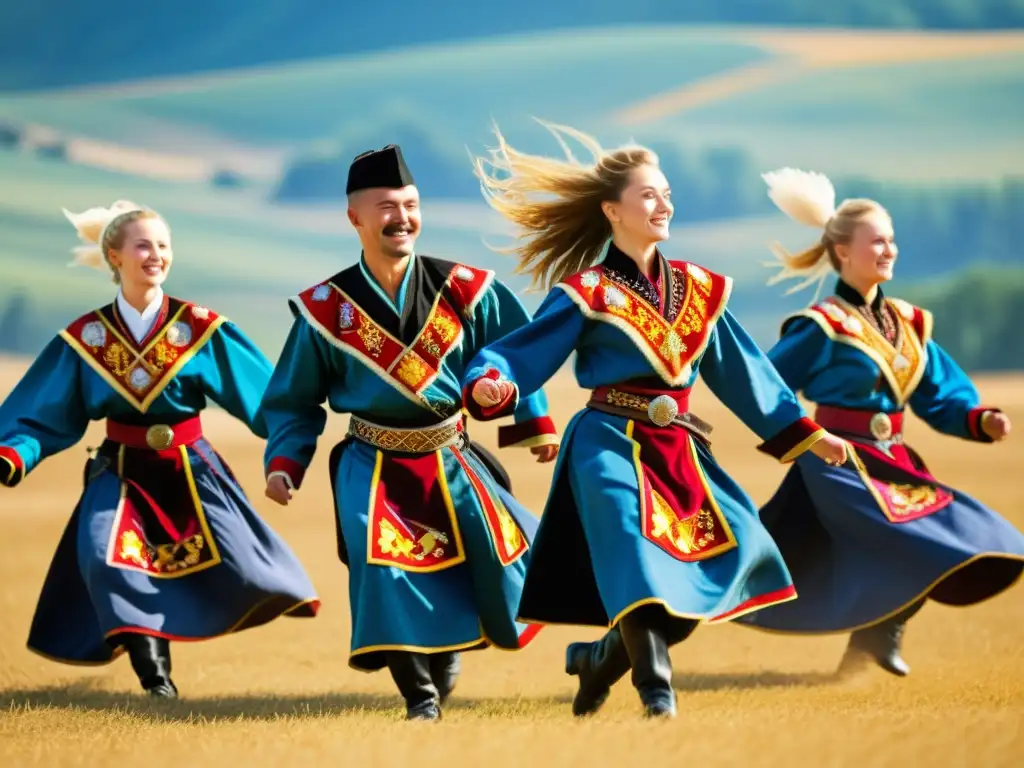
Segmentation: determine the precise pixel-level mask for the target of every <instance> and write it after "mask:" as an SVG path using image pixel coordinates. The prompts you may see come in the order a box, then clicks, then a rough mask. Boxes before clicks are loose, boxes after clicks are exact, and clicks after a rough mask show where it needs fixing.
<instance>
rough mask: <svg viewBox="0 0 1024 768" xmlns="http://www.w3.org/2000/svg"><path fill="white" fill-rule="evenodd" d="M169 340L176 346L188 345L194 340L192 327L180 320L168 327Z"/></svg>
mask: <svg viewBox="0 0 1024 768" xmlns="http://www.w3.org/2000/svg"><path fill="white" fill-rule="evenodd" d="M167 341H168V342H169V343H170V344H172V345H174V346H175V347H187V346H188V345H189V342H191V341H192V327H191V326H190V325H189V324H188V323H183V322H181V321H180V320H179V321H178V322H176V323H175V324H174V325H172V326H171V327H170V328H168V329H167Z"/></svg>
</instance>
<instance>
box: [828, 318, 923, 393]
mask: <svg viewBox="0 0 1024 768" xmlns="http://www.w3.org/2000/svg"><path fill="white" fill-rule="evenodd" d="M886 301H887V302H888V303H889V304H890V307H891V308H892V309H893V316H894V317H895V319H896V323H897V329H898V331H897V334H896V341H895V344H892V343H890V342H889V341H888V340H887V339H886V338H885V336H883V335H882V334H881V333H879V332H878V330H876V329H875V328H874V327H873V326H871V325H870V324H868V323H864V322H860V321H859V320H857V318H856V317H855V314H856V310H855V309H854V308H853V307H851V306H849V305H847V304H846V302H844V301H842V300H841V299H837V298H836V299H829V300H826V301H825V302H824V303H823V304H822V305H821V308H822V310H823V311H824V312H825V313H826V314H827V315H829V317H831V318H832V319H833V320H834V321H835V322H837V323H839V324H841V325H842V326H843V328H844V330H846V331H847V332H848V333H850V334H852V336H853V337H854V338H856V339H857V340H858V341H859V342H860V343H861V344H863V345H864V346H866V347H867V348H868V349H869V350H870V351H871V352H873V353H874V354H875V355H877V357H878V358H880V360H881V363H882V364H884V365H885V368H886V369H887V371H886V373H888V374H889V376H890V377H891V382H892V383H893V384H894V385H895V389H896V395H897V397H899V398H902V399H905V398H907V397H909V396H910V394H911V392H912V391H913V388H914V387H915V386H916V384H917V382H918V380H919V378H920V370H919V369H920V368H921V364H922V362H923V360H922V349H921V345H920V343H919V341H918V339H917V334H916V332H915V331H914V328H913V325H912V323H911V321H910V320H908V319H907V317H906V315H905V314H904V313H903V312H901V311H899V308H898V307H896V306H895V305H893V304H892V302H891V301H889V300H886ZM854 321H855V322H854Z"/></svg>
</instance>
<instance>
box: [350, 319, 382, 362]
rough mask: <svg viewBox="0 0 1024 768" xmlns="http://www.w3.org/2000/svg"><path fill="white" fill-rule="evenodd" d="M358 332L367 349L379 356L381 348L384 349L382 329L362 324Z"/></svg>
mask: <svg viewBox="0 0 1024 768" xmlns="http://www.w3.org/2000/svg"><path fill="white" fill-rule="evenodd" d="M356 333H357V334H358V335H359V340H360V341H362V342H363V345H364V346H365V347H366V351H367V352H369V353H370V354H371V355H373V356H374V357H378V356H379V355H380V353H381V350H382V349H384V337H383V336H382V335H381V333H380V331H378V330H377V329H376V328H375V327H374V326H372V325H360V326H359V330H358V331H356Z"/></svg>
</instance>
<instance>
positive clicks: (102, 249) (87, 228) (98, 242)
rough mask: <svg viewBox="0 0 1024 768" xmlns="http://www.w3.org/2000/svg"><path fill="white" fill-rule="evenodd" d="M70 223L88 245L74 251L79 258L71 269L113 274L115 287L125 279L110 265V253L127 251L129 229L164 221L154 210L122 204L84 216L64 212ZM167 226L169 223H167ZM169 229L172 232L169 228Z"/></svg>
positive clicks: (122, 201)
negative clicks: (135, 223)
mask: <svg viewBox="0 0 1024 768" xmlns="http://www.w3.org/2000/svg"><path fill="white" fill-rule="evenodd" d="M61 210H63V211H64V215H65V216H66V217H67V219H68V221H70V222H71V224H72V225H73V226H74V227H75V229H76V230H78V237H79V239H80V240H82V242H84V243H85V245H79V246H77V247H75V248H73V249H72V252H73V253H74V254H75V258H74V259H72V261H71V262H70V263H69V264H68V266H71V267H78V266H82V267H89V268H91V269H97V270H100V271H105V270H109V271H110V272H111V274H112V279H113V281H114V283H120V282H121V276H120V275H119V274H118V272H117V270H116V269H114V266H113V265H112V264H111V263H110V251H111V250H115V251H116V250H120V249H121V248H122V247H124V238H125V234H126V230H127V229H128V225H129V224H131V223H132V222H133V221H139V220H141V219H161V220H163V217H162V216H160V214H159V213H157V212H156V211H154V210H151V209H149V208H145V207H142V206H139V205H136V204H135V203H133V202H131V201H129V200H118V201H116V202H115V203H114V204H113V205H111V206H110V207H109V208H102V207H99V208H89V209H88V210H86V211H82V212H81V213H71V211H69V210H67V209H66V208H62V209H61ZM165 224H166V222H165ZM168 229H169V228H168Z"/></svg>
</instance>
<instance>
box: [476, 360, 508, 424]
mask: <svg viewBox="0 0 1024 768" xmlns="http://www.w3.org/2000/svg"><path fill="white" fill-rule="evenodd" d="M499 378H501V374H500V373H499V372H498V371H497V369H495V368H489V369H488V370H487V372H486V373H485V374H484V375H483V376H478V377H477V378H475V379H474V380H473V381H471V382H469V384H467V385H466V388H465V389H463V390H462V404H463V406H465V408H466V410H467V411H468V412H469V415H470V416H472V417H473V418H474V419H476V420H477V421H491V420H492V419H500V418H501V417H502V416H508V415H509V414H510V413H511V412H512V411H513V410H515V404H516V400H517V399H518V395H519V389H518V387H516V385H515V384H513V385H512V391H511V392H510V393H509V394H508V396H507V397H506V398H505V399H504V400H502V401H501V402H500V403H498V404H497V405H490V406H487V407H484V406H482V405H480V403H478V402H477V401H476V400H474V399H473V396H472V394H471V393H472V391H473V387H474V386H476V383H477V382H478V381H481V380H483V379H492V380H494V381H497V380H498V379H499Z"/></svg>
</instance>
